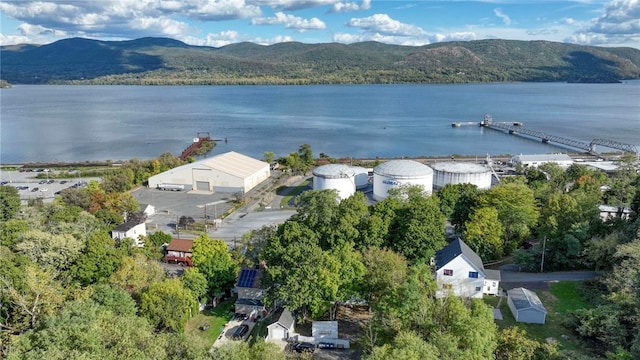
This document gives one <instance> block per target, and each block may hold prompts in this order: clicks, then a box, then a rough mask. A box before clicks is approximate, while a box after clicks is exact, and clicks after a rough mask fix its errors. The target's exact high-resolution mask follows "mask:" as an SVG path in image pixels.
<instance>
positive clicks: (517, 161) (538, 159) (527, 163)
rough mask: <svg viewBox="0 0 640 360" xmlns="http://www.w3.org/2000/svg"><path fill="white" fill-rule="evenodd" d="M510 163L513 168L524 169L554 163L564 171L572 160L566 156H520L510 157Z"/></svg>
mask: <svg viewBox="0 0 640 360" xmlns="http://www.w3.org/2000/svg"><path fill="white" fill-rule="evenodd" d="M510 162H511V164H512V165H513V166H516V165H522V166H524V167H538V166H540V165H542V164H546V163H556V164H558V165H559V166H560V167H561V168H563V169H566V168H568V167H569V166H571V165H572V164H573V159H572V158H571V157H570V156H569V155H567V154H533V155H522V154H520V155H516V156H514V157H512V158H511V160H510Z"/></svg>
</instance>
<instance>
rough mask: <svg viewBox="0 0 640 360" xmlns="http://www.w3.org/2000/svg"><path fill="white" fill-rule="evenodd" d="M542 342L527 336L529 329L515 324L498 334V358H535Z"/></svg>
mask: <svg viewBox="0 0 640 360" xmlns="http://www.w3.org/2000/svg"><path fill="white" fill-rule="evenodd" d="M538 347H540V343H538V342H537V341H535V340H531V339H529V338H528V337H527V331H526V330H524V329H521V328H519V327H516V326H513V327H508V328H505V329H502V331H500V335H499V336H498V346H497V347H496V353H495V355H496V360H533V359H534V355H535V352H536V349H537V348H538Z"/></svg>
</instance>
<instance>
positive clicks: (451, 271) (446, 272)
mask: <svg viewBox="0 0 640 360" xmlns="http://www.w3.org/2000/svg"><path fill="white" fill-rule="evenodd" d="M444 275H445V276H453V270H451V269H444Z"/></svg>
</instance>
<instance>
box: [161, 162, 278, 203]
mask: <svg viewBox="0 0 640 360" xmlns="http://www.w3.org/2000/svg"><path fill="white" fill-rule="evenodd" d="M269 176H271V171H270V168H269V164H268V163H266V162H264V161H260V160H257V159H254V158H252V157H249V156H246V155H243V154H240V153H237V152H234V151H231V152H227V153H224V154H220V155H216V156H212V157H209V158H206V159H202V160H199V161H196V162H193V163H191V164H186V165H182V166H179V167H177V168H173V169H171V170H168V171H165V172H163V173H160V174H158V175H154V176H151V177H150V178H149V187H150V188H162V187H166V186H167V185H179V186H181V187H183V188H184V189H185V190H198V191H199V192H211V193H213V192H219V193H238V192H239V193H242V194H245V193H247V192H249V191H250V190H251V189H253V188H254V187H256V186H258V185H259V184H261V183H262V182H263V181H265V180H266V179H268V178H269Z"/></svg>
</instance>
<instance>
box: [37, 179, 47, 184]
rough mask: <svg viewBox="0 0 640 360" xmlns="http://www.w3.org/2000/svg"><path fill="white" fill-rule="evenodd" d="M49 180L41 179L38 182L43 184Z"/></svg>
mask: <svg viewBox="0 0 640 360" xmlns="http://www.w3.org/2000/svg"><path fill="white" fill-rule="evenodd" d="M46 183H47V180H40V182H38V184H40V185H42V184H46Z"/></svg>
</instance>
